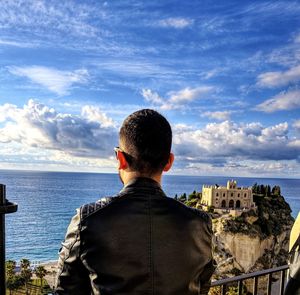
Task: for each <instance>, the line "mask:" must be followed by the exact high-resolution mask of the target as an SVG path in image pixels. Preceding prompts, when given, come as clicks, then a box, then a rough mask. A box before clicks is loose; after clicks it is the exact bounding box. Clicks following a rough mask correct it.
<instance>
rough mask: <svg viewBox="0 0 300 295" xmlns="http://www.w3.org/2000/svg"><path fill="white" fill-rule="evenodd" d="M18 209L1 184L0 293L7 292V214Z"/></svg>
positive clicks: (3, 294) (1, 294)
mask: <svg viewBox="0 0 300 295" xmlns="http://www.w3.org/2000/svg"><path fill="white" fill-rule="evenodd" d="M17 210H18V205H17V204H15V203H10V202H8V200H6V187H5V185H4V184H0V295H5V293H6V279H5V275H6V274H5V214H8V213H13V212H16V211H17Z"/></svg>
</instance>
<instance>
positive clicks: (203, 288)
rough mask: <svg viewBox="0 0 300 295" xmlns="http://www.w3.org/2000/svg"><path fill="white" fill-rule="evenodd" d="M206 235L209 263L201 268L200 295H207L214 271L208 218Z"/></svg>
mask: <svg viewBox="0 0 300 295" xmlns="http://www.w3.org/2000/svg"><path fill="white" fill-rule="evenodd" d="M206 230H207V231H206V234H207V241H208V245H207V246H208V247H207V251H208V253H209V261H208V263H207V264H206V265H205V267H204V268H203V271H202V274H201V278H200V294H201V295H207V294H208V291H209V288H210V285H211V277H212V275H213V273H214V271H215V269H216V262H215V260H214V259H213V230H212V222H211V218H209V221H208V224H207V228H206Z"/></svg>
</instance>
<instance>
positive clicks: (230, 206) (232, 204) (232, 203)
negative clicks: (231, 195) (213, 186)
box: [229, 200, 234, 208]
mask: <svg viewBox="0 0 300 295" xmlns="http://www.w3.org/2000/svg"><path fill="white" fill-rule="evenodd" d="M233 207H234V201H233V200H230V201H229V208H233Z"/></svg>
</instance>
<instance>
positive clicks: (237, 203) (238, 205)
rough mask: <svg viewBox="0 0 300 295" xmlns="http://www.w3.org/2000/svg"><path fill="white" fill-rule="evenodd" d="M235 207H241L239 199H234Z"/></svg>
mask: <svg viewBox="0 0 300 295" xmlns="http://www.w3.org/2000/svg"><path fill="white" fill-rule="evenodd" d="M235 207H236V208H241V201H240V200H237V201H236V203H235Z"/></svg>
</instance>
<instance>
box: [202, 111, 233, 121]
mask: <svg viewBox="0 0 300 295" xmlns="http://www.w3.org/2000/svg"><path fill="white" fill-rule="evenodd" d="M231 114H232V111H216V112H204V113H202V114H201V117H208V118H210V119H215V120H218V121H226V120H229V119H230V115H231Z"/></svg>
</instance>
